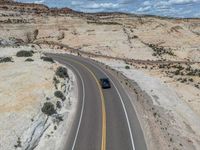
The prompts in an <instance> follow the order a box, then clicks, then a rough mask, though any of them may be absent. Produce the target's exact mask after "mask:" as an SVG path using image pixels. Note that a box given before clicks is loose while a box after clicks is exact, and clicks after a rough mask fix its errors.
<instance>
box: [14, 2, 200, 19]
mask: <svg viewBox="0 0 200 150" xmlns="http://www.w3.org/2000/svg"><path fill="white" fill-rule="evenodd" d="M18 1H20V2H34V3H41V4H46V5H48V6H49V7H69V8H72V9H74V10H77V11H83V12H102V11H105V12H113V11H118V12H128V13H136V14H151V15H159V16H169V17H198V18H200V0H18Z"/></svg>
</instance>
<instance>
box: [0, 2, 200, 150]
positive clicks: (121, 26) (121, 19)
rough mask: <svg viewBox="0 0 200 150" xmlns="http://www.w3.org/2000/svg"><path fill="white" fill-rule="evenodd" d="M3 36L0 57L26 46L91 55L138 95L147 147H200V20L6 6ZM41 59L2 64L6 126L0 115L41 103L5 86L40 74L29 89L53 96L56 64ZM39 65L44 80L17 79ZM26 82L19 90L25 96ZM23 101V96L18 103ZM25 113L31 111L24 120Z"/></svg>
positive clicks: (1, 6) (1, 10)
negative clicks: (134, 87) (135, 88)
mask: <svg viewBox="0 0 200 150" xmlns="http://www.w3.org/2000/svg"><path fill="white" fill-rule="evenodd" d="M0 32H1V34H0V57H5V56H6V57H11V56H14V55H15V54H16V52H17V51H19V50H20V49H24V48H25V49H27V47H28V48H29V49H30V50H32V49H33V50H34V51H37V52H40V53H42V52H62V53H64V52H66V53H72V54H75V55H80V56H83V57H89V58H92V59H94V60H97V61H99V62H103V63H104V64H106V65H108V66H110V67H111V68H113V69H115V70H117V71H118V72H120V73H122V74H123V75H125V76H126V78H127V79H128V80H130V81H131V82H134V83H137V86H139V88H140V89H141V93H137V94H138V95H137V96H138V97H139V99H138V101H137V102H133V103H134V105H135V106H137V107H136V108H135V109H136V111H137V115H138V118H139V120H140V123H141V126H142V128H143V130H144V134H145V138H146V141H147V145H148V149H152V150H154V149H181V150H182V149H185V150H188V149H200V19H195V18H194V19H178V18H162V17H157V16H142V15H141V16H137V15H131V14H121V13H97V14H84V13H79V12H75V11H73V10H71V9H67V8H64V9H61V10H57V9H49V8H48V7H46V6H43V5H36V4H19V3H13V2H3V1H1V2H0ZM40 53H36V54H34V57H36V56H35V55H38V56H37V59H39V60H38V61H37V62H36V63H34V64H32V63H24V62H23V63H22V61H24V60H22V59H21V58H20V59H18V58H16V62H15V63H8V64H7V63H5V64H4V63H3V64H1V63H0V76H1V79H0V80H1V82H0V90H1V91H0V112H1V115H0V120H1V122H2V120H3V121H4V120H5V121H6V119H7V118H1V117H3V116H4V117H5V116H6V115H2V114H3V113H6V112H7V111H8V110H9V111H11V109H12V108H13V109H16V111H17V112H18V111H19V110H21V109H22V107H21V106H23V105H27V104H29V105H36V102H35V101H33V100H31V99H29V100H27V101H26V100H25V101H23V103H22V102H19V103H18V100H19V99H18V98H17V95H18V94H17V93H18V92H19V91H16V89H17V88H18V87H14V88H13V89H9V87H8V86H9V85H8V84H13V83H15V82H20V81H21V80H25V79H26V78H31V80H32V81H34V80H37V79H38V78H39V77H41V76H43V78H44V79H43V78H41V79H40V80H42V81H37V82H38V84H35V82H34V84H35V85H34V86H33V85H32V84H31V83H30V82H29V84H31V85H30V87H31V88H34V87H36V86H37V87H38V86H40V87H41V89H43V88H44V89H45V91H47V92H48V93H51V92H52V89H53V88H51V86H53V85H51V84H50V83H49V82H48V80H50V79H51V78H53V72H54V71H53V70H55V68H56V67H55V66H56V65H55V64H54V65H53V66H51V65H49V64H48V63H47V64H46V63H45V64H42V66H40V64H41V63H39V61H42V60H40V55H41V56H42V54H40ZM14 60H15V58H14ZM18 63H19V64H20V68H18V67H17V66H19V65H18ZM38 66H39V67H44V68H46V71H44V72H45V73H47V74H45V73H44V72H39V71H38V73H37V74H36V75H35V76H34V77H30V75H28V76H26V74H23V75H20V73H19V74H18V72H21V71H19V69H23V70H26V69H27V74H31V75H33V72H34V71H33V70H39V69H40V68H38ZM48 68H52V69H48ZM9 70H10V71H9ZM31 70H32V71H31ZM11 76H12V77H14V78H12V80H11V79H10V78H11ZM24 76H25V77H24ZM45 78H47V81H46V80H45ZM7 81H9V82H11V83H8V82H7ZM24 82H25V81H24ZM27 82H28V79H27ZM20 83H21V82H20ZM51 83H52V82H51ZM24 84H25V85H24V86H23V85H20V86H23V88H25V89H26V90H28V89H29V88H28V87H26V86H28V85H27V84H26V83H24ZM17 85H18V84H16V86H17ZM8 89H9V92H8ZM128 89H129V90H130V88H128ZM21 90H23V89H21ZM31 91H34V90H32V89H31ZM9 93H10V94H9ZM27 93H31V92H30V91H27ZM43 94H44V93H37V96H39V97H40V98H39V99H42V98H43V99H44V98H45V97H44V95H43ZM9 95H10V96H9ZM31 95H32V97H34V96H35V95H34V93H31ZM26 96H27V95H20V100H21V99H22V97H23V98H24V99H26ZM5 99H7V100H9V104H8V101H5ZM14 99H15V100H14ZM39 99H38V100H39ZM12 101H14V102H12ZM11 102H12V105H11V104H10V103H11ZM21 103H22V104H21ZM5 105H6V107H5ZM7 105H8V106H7ZM9 105H10V106H9ZM18 106H19V107H18ZM32 107H33V106H31V108H32ZM37 107H39V106H38V103H37ZM6 109H7V110H6ZM13 109H12V111H14V110H13ZM26 111H28V108H27V110H23V114H26ZM6 114H9V113H6ZM33 114H34V111H33ZM14 115H16V113H14ZM14 117H16V116H14ZM8 118H9V117H8ZM16 118H17V117H16ZM12 121H13V120H12ZM8 122H10V120H9V119H8ZM10 124H11V125H12V122H10ZM6 127H8V126H6ZM6 127H3V126H1V128H0V132H1V133H2V132H3V133H4V136H5V135H7V134H10V133H7V132H8V131H5V129H6ZM16 128H18V126H16ZM16 134H18V133H16ZM19 134H21V132H20V133H19ZM1 135H2V134H1ZM17 136H18V135H16V137H17ZM16 137H15V140H16V141H17V139H16ZM2 138H3V137H2V136H1V141H2ZM4 140H5V139H4ZM13 141H14V140H11V141H9V142H13ZM5 142H6V141H4V143H5ZM9 142H8V144H13V145H14V144H15V143H9ZM4 146H5V145H4V144H2V143H0V149H2V150H3V149H5V148H4Z"/></svg>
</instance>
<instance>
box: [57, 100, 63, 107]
mask: <svg viewBox="0 0 200 150" xmlns="http://www.w3.org/2000/svg"><path fill="white" fill-rule="evenodd" d="M56 107H57V108H59V109H60V108H62V104H61V102H60V101H57V102H56Z"/></svg>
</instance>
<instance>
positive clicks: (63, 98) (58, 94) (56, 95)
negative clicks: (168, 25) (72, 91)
mask: <svg viewBox="0 0 200 150" xmlns="http://www.w3.org/2000/svg"><path fill="white" fill-rule="evenodd" d="M54 95H55V97H57V98H60V99H62V100H63V101H64V100H65V99H66V97H65V95H64V94H63V93H62V92H61V91H55V92H54Z"/></svg>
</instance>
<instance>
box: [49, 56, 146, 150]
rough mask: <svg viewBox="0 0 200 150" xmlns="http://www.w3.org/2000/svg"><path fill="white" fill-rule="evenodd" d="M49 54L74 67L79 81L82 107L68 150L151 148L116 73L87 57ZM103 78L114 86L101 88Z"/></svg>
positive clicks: (80, 104) (80, 107) (79, 110)
mask: <svg viewBox="0 0 200 150" xmlns="http://www.w3.org/2000/svg"><path fill="white" fill-rule="evenodd" d="M47 55H48V56H51V57H52V58H53V59H54V60H56V61H58V62H59V63H61V64H63V65H66V66H68V67H70V68H71V69H72V70H73V71H74V73H75V74H76V77H77V80H78V86H79V104H78V110H77V113H76V118H75V121H74V123H73V129H72V130H71V133H70V140H69V141H67V144H66V150H146V149H147V148H146V143H145V140H144V135H143V132H142V129H141V127H140V124H139V121H138V119H137V116H136V113H135V110H134V108H133V106H132V104H131V102H130V98H129V96H128V95H127V93H126V92H125V91H124V89H123V87H122V86H121V84H120V82H119V81H118V80H117V78H116V77H115V76H113V75H112V74H110V73H109V72H108V71H106V70H105V69H103V67H102V66H101V65H100V64H98V63H96V62H94V61H92V60H89V59H86V58H82V57H79V56H72V55H67V54H47ZM102 77H108V78H109V79H110V81H111V88H110V89H102V88H101V86H100V84H99V81H98V80H99V79H100V78H102Z"/></svg>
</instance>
